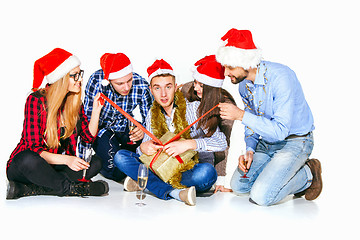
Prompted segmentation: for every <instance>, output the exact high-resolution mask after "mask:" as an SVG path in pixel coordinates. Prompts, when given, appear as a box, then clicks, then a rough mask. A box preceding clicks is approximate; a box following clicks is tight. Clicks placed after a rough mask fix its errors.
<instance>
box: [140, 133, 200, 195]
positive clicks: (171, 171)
mask: <svg viewBox="0 0 360 240" xmlns="http://www.w3.org/2000/svg"><path fill="white" fill-rule="evenodd" d="M174 136H175V134H174V133H172V132H167V133H165V134H164V135H163V136H162V137H161V138H160V141H161V142H162V143H166V142H167V141H169V140H170V139H171V138H173V137H174ZM182 140H184V139H182V138H181V139H180V140H177V141H182ZM196 153H197V152H196V151H193V150H188V151H186V152H184V153H182V154H180V155H179V156H180V157H181V159H182V160H183V162H184V163H179V161H178V160H177V159H176V158H175V157H170V156H169V155H168V154H166V153H165V152H162V153H161V154H160V156H159V157H158V159H157V160H156V161H155V162H154V164H153V165H152V168H153V170H154V172H155V174H156V175H157V176H158V177H160V179H161V180H163V181H164V182H169V183H170V184H171V185H173V186H174V184H173V183H172V181H171V179H172V178H173V177H174V176H176V175H178V174H179V173H181V172H184V170H189V169H191V168H193V167H194V165H195V164H196V163H195V162H194V160H193V159H192V158H193V157H194V155H195V154H196ZM154 156H155V154H153V155H151V156H149V155H145V154H142V155H141V156H140V161H141V162H143V163H144V164H145V165H146V166H148V167H149V165H150V163H151V161H152V159H153V158H154ZM180 180H181V179H180ZM174 187H176V188H182V186H178V185H175V186H174Z"/></svg>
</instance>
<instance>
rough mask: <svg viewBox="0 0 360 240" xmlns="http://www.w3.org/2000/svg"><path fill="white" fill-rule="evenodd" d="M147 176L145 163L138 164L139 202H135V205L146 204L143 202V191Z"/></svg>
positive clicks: (147, 170)
mask: <svg viewBox="0 0 360 240" xmlns="http://www.w3.org/2000/svg"><path fill="white" fill-rule="evenodd" d="M148 177H149V169H148V168H147V166H146V165H145V164H140V165H139V170H138V181H137V184H138V187H139V189H140V202H138V203H136V205H138V206H140V207H142V206H145V205H146V204H145V203H143V199H144V198H145V196H146V193H144V190H145V188H146V184H147V181H148ZM143 195H144V196H143Z"/></svg>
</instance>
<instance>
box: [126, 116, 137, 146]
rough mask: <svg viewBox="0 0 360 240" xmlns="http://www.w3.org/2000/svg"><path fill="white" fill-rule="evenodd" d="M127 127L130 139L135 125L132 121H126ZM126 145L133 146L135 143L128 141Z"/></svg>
mask: <svg viewBox="0 0 360 240" xmlns="http://www.w3.org/2000/svg"><path fill="white" fill-rule="evenodd" d="M128 125H129V138H130V134H131V132H132V131H133V130H134V129H135V124H134V123H133V122H132V121H130V120H128ZM127 144H129V145H134V144H136V142H134V141H131V140H129V142H127Z"/></svg>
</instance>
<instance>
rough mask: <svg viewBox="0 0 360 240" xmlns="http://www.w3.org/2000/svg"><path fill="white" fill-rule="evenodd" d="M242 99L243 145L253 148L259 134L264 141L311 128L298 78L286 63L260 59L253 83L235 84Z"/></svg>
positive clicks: (274, 139)
mask: <svg viewBox="0 0 360 240" xmlns="http://www.w3.org/2000/svg"><path fill="white" fill-rule="evenodd" d="M239 93H240V95H241V98H242V100H243V102H244V106H245V109H244V110H245V114H244V117H243V120H242V123H243V124H244V125H245V143H246V149H247V150H252V151H254V152H255V149H256V146H257V143H258V141H259V139H260V138H262V139H264V140H265V141H267V142H277V141H281V140H284V139H285V138H286V137H288V136H289V135H293V134H295V135H304V134H306V133H308V132H310V131H312V130H313V129H314V119H313V115H312V113H311V110H310V107H309V106H308V104H307V102H306V100H305V96H304V93H303V91H302V88H301V85H300V82H299V81H298V79H297V77H296V75H295V73H294V71H292V70H291V69H290V68H289V67H287V66H285V65H282V64H279V63H273V62H268V61H261V63H260V64H259V66H258V68H257V73H256V77H255V81H254V83H253V82H252V81H249V80H247V79H245V80H244V81H242V82H241V83H240V84H239Z"/></svg>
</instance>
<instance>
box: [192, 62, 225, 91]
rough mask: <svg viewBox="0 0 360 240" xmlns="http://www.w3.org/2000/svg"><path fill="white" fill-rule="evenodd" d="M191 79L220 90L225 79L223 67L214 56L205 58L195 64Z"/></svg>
mask: <svg viewBox="0 0 360 240" xmlns="http://www.w3.org/2000/svg"><path fill="white" fill-rule="evenodd" d="M195 67H196V69H195V70H194V71H193V78H194V79H195V80H197V81H199V82H201V83H203V84H206V85H209V86H211V87H216V88H221V87H222V85H223V82H224V79H225V75H224V67H223V66H221V64H220V63H219V62H217V61H216V58H215V55H210V56H206V57H204V58H202V59H200V60H199V61H197V62H196V63H195Z"/></svg>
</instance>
